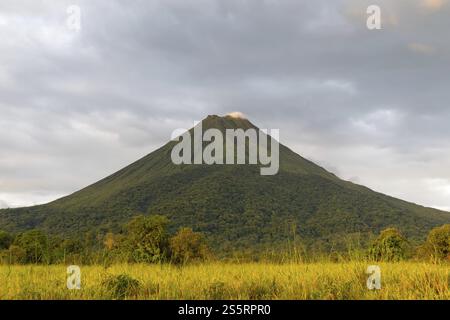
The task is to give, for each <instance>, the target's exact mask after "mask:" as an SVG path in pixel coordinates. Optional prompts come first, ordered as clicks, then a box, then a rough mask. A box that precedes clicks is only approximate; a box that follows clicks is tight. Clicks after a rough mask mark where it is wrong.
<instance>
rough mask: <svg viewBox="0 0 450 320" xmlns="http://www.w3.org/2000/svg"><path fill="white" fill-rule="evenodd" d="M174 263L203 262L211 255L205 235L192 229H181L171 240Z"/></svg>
mask: <svg viewBox="0 0 450 320" xmlns="http://www.w3.org/2000/svg"><path fill="white" fill-rule="evenodd" d="M170 251H171V254H172V261H173V262H175V263H183V264H184V263H187V262H190V261H194V260H203V259H205V258H206V257H207V256H208V255H209V248H208V246H207V245H206V241H205V238H204V236H203V234H201V233H199V232H194V231H192V229H191V228H181V229H180V230H178V232H177V234H176V235H175V236H173V237H172V238H171V239H170Z"/></svg>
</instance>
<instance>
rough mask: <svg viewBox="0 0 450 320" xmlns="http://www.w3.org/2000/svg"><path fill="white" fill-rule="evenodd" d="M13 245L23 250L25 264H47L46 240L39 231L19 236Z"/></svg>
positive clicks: (44, 235) (45, 236) (31, 231)
mask: <svg viewBox="0 0 450 320" xmlns="http://www.w3.org/2000/svg"><path fill="white" fill-rule="evenodd" d="M14 245H16V246H18V247H20V248H21V249H22V250H24V252H25V261H24V262H26V263H42V262H49V254H48V253H49V250H48V238H47V235H46V234H45V233H43V232H42V231H40V230H30V231H27V232H24V233H21V234H19V235H18V236H17V238H16V239H15V241H14Z"/></svg>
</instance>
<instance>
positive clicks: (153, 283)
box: [0, 262, 450, 300]
mask: <svg viewBox="0 0 450 320" xmlns="http://www.w3.org/2000/svg"><path fill="white" fill-rule="evenodd" d="M369 264H370V263H367V262H347V263H329V262H326V263H311V264H306V263H305V264H269V263H246V264H231V263H230V264H228V263H207V264H197V265H188V266H185V267H176V266H173V265H143V264H133V265H128V264H118V265H113V266H110V267H107V268H105V267H102V266H81V273H82V274H81V290H68V289H67V287H66V281H67V274H66V266H36V265H26V266H0V299H111V298H113V295H112V293H111V292H109V291H108V289H107V288H106V286H105V282H104V281H105V279H107V278H108V277H111V276H113V275H120V274H127V275H129V276H130V277H132V278H134V279H137V280H138V281H139V282H140V286H139V288H138V290H137V291H135V292H133V293H130V294H128V296H127V297H126V298H127V299H289V300H296V299H441V300H449V299H450V293H449V271H450V266H449V265H448V264H441V265H435V264H428V263H418V262H399V263H377V264H378V265H379V266H380V268H381V284H382V288H381V290H375V291H371V290H368V289H367V286H366V281H367V277H368V275H367V274H366V269H367V266H368V265H369Z"/></svg>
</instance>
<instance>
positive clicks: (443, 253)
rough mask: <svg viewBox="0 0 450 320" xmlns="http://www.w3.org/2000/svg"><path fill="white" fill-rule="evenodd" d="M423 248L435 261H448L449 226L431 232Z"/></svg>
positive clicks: (449, 255)
mask: <svg viewBox="0 0 450 320" xmlns="http://www.w3.org/2000/svg"><path fill="white" fill-rule="evenodd" d="M425 248H426V251H427V253H428V255H429V256H430V257H432V258H433V259H435V260H444V259H449V260H450V224H445V225H443V226H440V227H437V228H434V229H433V230H431V231H430V233H429V234H428V237H427V242H426V243H425Z"/></svg>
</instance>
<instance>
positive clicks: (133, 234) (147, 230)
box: [121, 215, 169, 263]
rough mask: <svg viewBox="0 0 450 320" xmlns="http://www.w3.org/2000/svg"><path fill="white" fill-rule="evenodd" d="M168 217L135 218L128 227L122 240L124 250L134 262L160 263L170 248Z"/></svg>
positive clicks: (140, 216) (141, 216)
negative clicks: (167, 231)
mask: <svg viewBox="0 0 450 320" xmlns="http://www.w3.org/2000/svg"><path fill="white" fill-rule="evenodd" d="M168 222H169V221H168V220H167V218H166V217H163V216H159V215H153V216H143V215H139V216H136V217H134V218H133V219H132V220H131V221H130V222H129V223H128V224H127V225H126V226H125V229H126V232H125V237H124V238H123V240H122V244H121V247H122V250H124V251H125V252H126V253H127V254H128V256H129V258H130V260H131V261H132V262H147V263H154V262H160V261H161V260H163V259H164V257H165V253H166V251H167V247H168V241H167V234H166V226H167V224H168Z"/></svg>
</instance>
